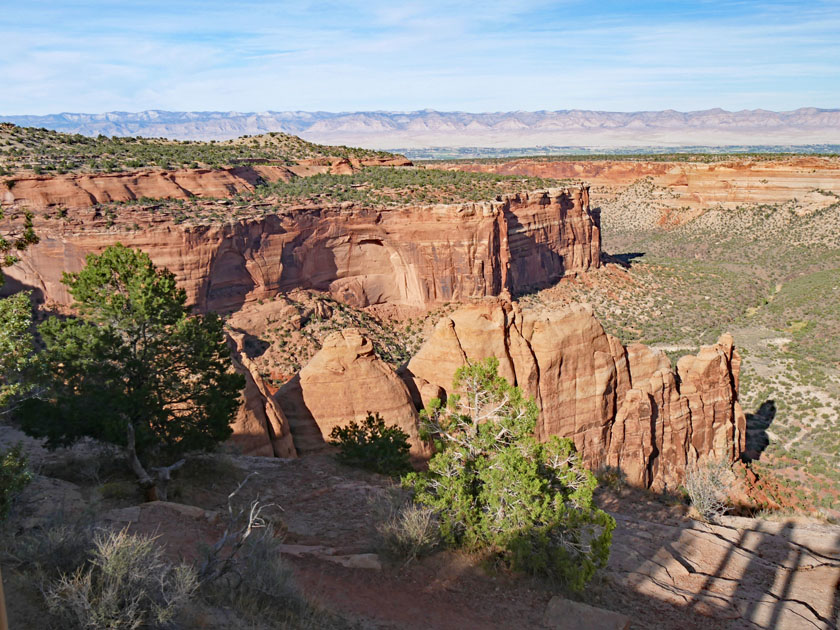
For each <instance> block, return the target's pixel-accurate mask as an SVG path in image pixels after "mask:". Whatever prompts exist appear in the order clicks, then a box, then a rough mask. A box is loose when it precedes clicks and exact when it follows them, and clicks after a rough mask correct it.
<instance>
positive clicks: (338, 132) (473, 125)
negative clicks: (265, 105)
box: [0, 108, 840, 149]
mask: <svg viewBox="0 0 840 630" xmlns="http://www.w3.org/2000/svg"><path fill="white" fill-rule="evenodd" d="M0 121H8V122H13V123H15V124H17V125H21V126H27V127H46V128H48V129H54V130H56V131H64V132H68V133H81V134H84V135H93V136H95V135H98V134H104V135H108V136H114V135H116V136H145V137H167V138H178V139H182V140H223V139H228V138H235V137H238V136H243V135H256V134H262V133H267V132H270V131H283V132H286V133H291V134H294V135H297V136H300V137H302V138H304V139H306V140H310V141H312V142H318V143H322V144H346V145H351V146H362V147H368V148H374V149H427V148H435V147H438V148H439V147H452V148H458V147H488V148H497V149H510V148H517V147H519V148H522V147H532V148H533V147H582V148H595V149H617V148H630V147H673V148H678V147H684V146H692V145H694V146H698V145H702V146H719V147H723V146H732V145H740V146H771V145H772V146H776V147H779V146H781V147H784V146H803V145H837V144H840V109H816V108H801V109H796V110H793V111H789V112H773V111H768V110H762V109H754V110H742V111H737V112H729V111H725V110H723V109H708V110H703V111H695V112H677V111H674V110H665V111H658V112H653V111H651V112H626V113H625V112H598V111H586V110H560V111H538V112H522V111H517V112H496V113H483V114H471V113H466V112H438V111H434V110H428V109H426V110H420V111H414V112H385V111H373V112H339V113H332V112H301V111H289V112H249V113H242V112H168V111H159V110H149V111H144V112H138V113H130V112H108V113H105V114H70V113H64V114H51V115H47V116H3V115H0Z"/></svg>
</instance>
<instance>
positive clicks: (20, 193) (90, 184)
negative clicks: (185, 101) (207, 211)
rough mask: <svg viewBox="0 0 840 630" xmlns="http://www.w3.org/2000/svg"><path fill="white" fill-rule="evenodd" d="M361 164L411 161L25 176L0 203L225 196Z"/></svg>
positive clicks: (4, 186) (3, 190) (76, 204)
mask: <svg viewBox="0 0 840 630" xmlns="http://www.w3.org/2000/svg"><path fill="white" fill-rule="evenodd" d="M365 166H411V162H410V161H409V160H407V159H405V158H403V157H382V158H365V159H354V158H339V157H321V158H311V159H306V160H300V161H298V163H297V164H294V165H284V164H253V165H243V166H237V167H231V168H214V169H209V168H200V169H178V170H154V171H133V172H118V173H90V174H80V173H69V174H64V175H34V176H33V175H27V176H19V177H13V178H9V179H6V180H5V181H4V182H0V203H3V204H6V205H17V206H21V207H26V208H28V209H30V210H36V211H37V210H44V209H46V208H52V207H58V206H61V207H64V208H69V209H83V208H90V207H93V206H95V205H96V204H103V203H114V202H117V203H119V202H126V201H136V200H138V199H143V198H146V199H192V198H193V197H208V198H225V197H231V196H233V195H235V194H237V193H241V192H247V191H252V190H254V188H255V187H256V186H257V185H259V184H260V183H261V182H276V181H280V180H283V181H289V180H290V179H292V178H294V177H308V176H310V175H318V174H322V173H330V174H333V175H349V174H351V173H353V172H355V171H357V170H358V169H360V168H362V167H365Z"/></svg>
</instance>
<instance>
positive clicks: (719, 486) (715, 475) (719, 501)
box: [684, 459, 732, 522]
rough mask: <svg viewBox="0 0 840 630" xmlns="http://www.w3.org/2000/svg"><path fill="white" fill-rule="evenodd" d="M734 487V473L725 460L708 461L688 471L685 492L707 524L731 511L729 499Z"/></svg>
mask: <svg viewBox="0 0 840 630" xmlns="http://www.w3.org/2000/svg"><path fill="white" fill-rule="evenodd" d="M731 485H732V471H731V470H730V468H729V465H728V464H727V463H726V462H725V461H723V460H711V459H709V460H706V461H704V462H702V463H701V462H696V463H694V464H692V465H691V466H690V467H689V468H688V470H687V471H686V477H685V484H684V487H685V491H686V493H688V498H689V500H690V501H691V505H692V506H693V507H694V509H695V510H697V512H698V513H699V514H700V516H701V518H702V519H703V520H705V521H707V522H711V521H714V520H716V519H718V518H719V517H721V516H723V515H724V514H726V512H727V511H728V510H729V507H728V506H727V498H728V496H729V490H730V488H731Z"/></svg>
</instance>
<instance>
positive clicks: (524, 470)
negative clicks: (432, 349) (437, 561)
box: [406, 358, 615, 590]
mask: <svg viewBox="0 0 840 630" xmlns="http://www.w3.org/2000/svg"><path fill="white" fill-rule="evenodd" d="M498 365H499V362H498V360H497V359H495V358H492V359H489V360H487V361H485V362H482V363H477V364H472V365H467V366H464V367H462V368H460V369H459V370H458V372H457V373H456V376H455V381H454V383H453V387H452V390H453V391H454V392H460V393H457V394H452V395H450V396H449V399H448V401H447V405H446V406H443V405H442V404H441V402H440V400H437V399H435V400H433V401H432V402H431V404H430V406H429V408H428V409H426V410H425V411H424V412H423V414H422V420H423V425H424V433H425V435H426V436H427V437H428V438H430V439H432V440H433V442H434V445H435V450H436V454H435V455H434V456H433V457H432V459H431V460H430V462H429V469H428V472H426V473H412V474H409V475H408V476H407V477H406V483H407V484H408V485H409V486H410V487H412V488H413V489H414V492H415V500H416V501H418V502H419V503H422V504H425V505H428V506H430V507H432V508H434V509H435V510H436V511H437V512H438V514H439V518H440V526H441V534H442V535H443V537H444V540H446V541H447V542H448V543H450V544H452V545H456V546H460V547H466V548H468V549H489V550H492V551H497V552H499V553H500V554H502V555H503V556H504V557H505V558H506V559H507V560H508V561H509V562H510V563H511V564H512V566H513V567H514V568H517V569H521V570H525V571H529V572H532V573H536V574H541V575H545V576H548V577H550V578H553V579H557V580H558V581H560V582H562V583H564V584H566V585H567V586H568V587H570V588H572V589H573V590H580V589H582V588H583V587H584V586H585V585H586V583H587V582H588V581H589V580H590V579H591V577H592V576H593V574H594V572H595V571H596V569H598V568H601V567H603V566H605V564H606V562H607V559H608V557H609V549H610V543H611V540H612V531H613V529H614V528H615V521H614V520H613V518H612V517H611V516H609V515H608V514H606V513H605V512H603V511H602V510H599V509H598V508H596V507H594V506H593V504H592V493H593V491H594V489H595V486H596V481H595V477H594V475H592V473H590V472H589V471H588V470H586V469H585V468H584V467H583V465H582V463H581V461H580V458H579V457H578V454H577V453H576V452H575V449H574V445H573V444H572V441H571V440H569V439H560V438H558V437H552V438H551V439H549V440H548V441H547V442H543V443H541V442H538V441H537V440H536V439H535V438H534V437H533V434H534V429H535V427H536V423H537V419H538V416H539V410H538V409H537V406H536V403H535V402H534V401H533V400H532V399H526V398H525V396H524V395H523V394H522V391H521V390H520V389H519V388H518V387H513V386H511V385H510V384H509V383H508V382H507V381H506V380H505V379H504V378H502V377H500V376H499V375H498V373H497V369H498Z"/></svg>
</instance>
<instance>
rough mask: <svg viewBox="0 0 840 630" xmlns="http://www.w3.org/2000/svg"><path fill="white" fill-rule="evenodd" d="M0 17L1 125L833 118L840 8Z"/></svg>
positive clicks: (663, 5) (73, 11)
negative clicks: (46, 119) (281, 115)
mask: <svg viewBox="0 0 840 630" xmlns="http://www.w3.org/2000/svg"><path fill="white" fill-rule="evenodd" d="M2 4H3V5H5V6H3V7H2V15H3V19H2V21H0V77H2V83H0V86H2V87H0V113H2V114H45V113H57V112H67V111H72V112H105V111H111V110H122V111H139V110H144V109H168V110H221V111H228V110H236V111H264V110H326V111H352V110H376V109H382V110H414V109H423V108H433V109H439V110H463V111H474V112H477V111H507V110H518V109H521V110H539V109H550V110H554V109H575V108H577V109H597V110H611V111H636V110H659V109H667V108H673V109H678V110H681V111H687V110H696V109H706V108H711V107H723V108H724V109H754V108H764V109H773V110H789V109H795V108H797V107H803V106H814V107H825V108H836V107H840V1H838V0H833V1H826V2H821V1H819V0H813V1H810V2H752V1H733V2H709V1H704V0H694V1H691V2H648V1H645V0H638V1H636V2H611V1H609V0H606V1H598V2H578V1H572V0H567V1H562V2H541V1H537V0H522V1H519V2H516V1H513V0H511V1H505V2H499V1H497V0H485V1H484V2H469V1H462V2H438V1H435V0H430V1H427V2H396V1H390V2H380V1H379V0H368V1H360V2H355V1H353V2H330V1H320V2H316V1H313V2H309V1H306V0H302V1H300V2H255V1H247V0H246V1H243V2H237V1H235V0H234V1H231V0H226V1H224V2H218V1H216V0H202V1H201V2H198V1H192V0H188V1H183V2H179V1H178V0H171V1H168V2H163V1H158V0H146V1H140V2H131V1H129V0H124V1H121V0H118V1H112V2H104V1H87V2H84V1H82V2H72V1H68V2H43V1H39V0H25V1H16V2H11V1H6V2H3V3H2Z"/></svg>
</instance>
